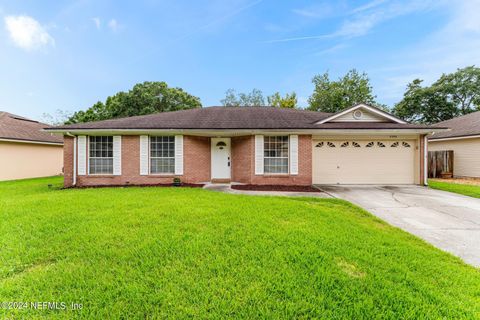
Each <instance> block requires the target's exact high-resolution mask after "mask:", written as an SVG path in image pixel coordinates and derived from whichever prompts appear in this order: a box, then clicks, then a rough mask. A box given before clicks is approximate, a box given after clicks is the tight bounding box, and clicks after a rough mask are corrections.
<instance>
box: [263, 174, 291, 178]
mask: <svg viewBox="0 0 480 320" xmlns="http://www.w3.org/2000/svg"><path fill="white" fill-rule="evenodd" d="M263 176H264V177H265V178H289V177H290V174H289V173H264V174H263Z"/></svg>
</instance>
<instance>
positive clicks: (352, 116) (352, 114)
mask: <svg viewBox="0 0 480 320" xmlns="http://www.w3.org/2000/svg"><path fill="white" fill-rule="evenodd" d="M328 122H388V123H400V124H406V122H405V121H403V120H401V119H399V118H397V117H395V116H393V115H391V114H389V113H388V112H385V111H383V110H380V109H378V108H375V107H372V106H369V105H366V104H357V105H355V106H353V107H351V108H348V109H345V110H343V111H340V112H338V113H335V114H333V115H332V116H330V117H328V118H326V119H323V120H320V121H319V122H317V124H323V123H328Z"/></svg>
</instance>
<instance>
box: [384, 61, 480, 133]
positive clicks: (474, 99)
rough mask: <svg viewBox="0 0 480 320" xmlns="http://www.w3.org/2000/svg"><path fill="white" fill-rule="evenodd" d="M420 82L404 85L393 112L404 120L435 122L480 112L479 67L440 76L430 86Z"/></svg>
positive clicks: (418, 80) (415, 81)
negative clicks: (405, 87)
mask: <svg viewBox="0 0 480 320" xmlns="http://www.w3.org/2000/svg"><path fill="white" fill-rule="evenodd" d="M422 81H423V80H420V79H415V80H413V81H412V82H411V83H410V84H408V86H407V90H406V92H405V94H404V96H403V99H402V101H400V102H399V103H397V104H396V105H395V108H394V110H393V111H394V113H395V114H396V115H397V116H398V117H400V118H403V119H405V120H407V121H411V122H418V123H427V124H431V123H436V122H441V121H445V120H449V119H452V118H455V117H458V116H461V115H465V114H468V113H470V112H473V111H477V110H480V109H479V108H480V68H476V67H475V66H470V67H466V68H463V69H458V70H457V71H456V72H454V73H450V74H443V75H442V76H441V77H440V79H438V80H437V81H436V82H435V83H433V84H432V85H431V86H428V87H423V86H422Z"/></svg>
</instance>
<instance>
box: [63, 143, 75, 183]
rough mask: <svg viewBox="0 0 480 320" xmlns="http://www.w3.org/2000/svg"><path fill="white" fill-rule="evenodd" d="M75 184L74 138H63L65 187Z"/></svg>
mask: <svg viewBox="0 0 480 320" xmlns="http://www.w3.org/2000/svg"><path fill="white" fill-rule="evenodd" d="M72 184H73V137H69V136H64V137H63V185H64V186H65V187H71V186H72Z"/></svg>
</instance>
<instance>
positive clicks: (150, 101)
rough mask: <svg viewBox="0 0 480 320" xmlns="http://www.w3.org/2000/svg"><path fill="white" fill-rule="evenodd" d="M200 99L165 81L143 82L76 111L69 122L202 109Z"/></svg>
mask: <svg viewBox="0 0 480 320" xmlns="http://www.w3.org/2000/svg"><path fill="white" fill-rule="evenodd" d="M201 107H202V104H201V102H200V98H198V97H195V96H193V95H191V94H189V93H187V92H185V91H183V90H182V89H180V88H170V87H168V85H167V84H166V83H165V82H143V83H139V84H136V85H135V86H134V87H133V88H132V89H131V90H129V91H127V92H124V91H121V92H118V93H117V94H115V95H113V96H110V97H108V98H107V100H106V101H105V103H103V102H101V101H99V102H97V103H95V104H94V105H93V106H92V107H90V108H89V109H87V110H85V111H77V112H75V113H74V114H73V115H72V116H71V117H70V118H69V119H68V120H67V121H66V123H67V124H68V123H78V122H88V121H97V120H106V119H114V118H121V117H130V116H138V115H146V114H151V113H157V112H166V111H176V110H185V109H193V108H201Z"/></svg>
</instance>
